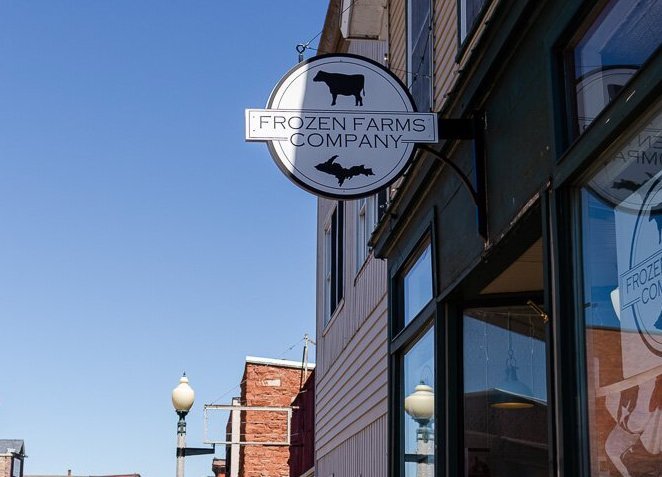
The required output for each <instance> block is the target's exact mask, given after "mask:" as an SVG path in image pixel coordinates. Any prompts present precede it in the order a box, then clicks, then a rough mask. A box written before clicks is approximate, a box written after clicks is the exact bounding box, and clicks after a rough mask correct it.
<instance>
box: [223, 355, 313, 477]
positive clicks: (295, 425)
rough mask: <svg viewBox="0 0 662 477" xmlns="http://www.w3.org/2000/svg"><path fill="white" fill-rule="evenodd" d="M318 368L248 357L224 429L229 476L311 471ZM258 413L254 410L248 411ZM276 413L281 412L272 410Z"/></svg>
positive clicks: (295, 475)
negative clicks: (234, 409) (239, 387)
mask: <svg viewBox="0 0 662 477" xmlns="http://www.w3.org/2000/svg"><path fill="white" fill-rule="evenodd" d="M312 369H314V365H307V366H302V363H300V362H295V361H286V360H280V359H268V358H256V357H252V356H248V357H246V366H245V369H244V375H243V378H242V383H241V396H240V397H239V398H235V399H233V405H236V406H241V410H237V411H232V412H231V413H230V417H229V419H228V424H227V427H226V430H227V434H228V436H227V437H228V439H227V440H228V442H232V444H229V445H228V446H227V451H226V462H225V472H226V475H227V476H228V477H299V476H301V475H306V474H305V473H306V471H308V470H309V469H310V468H312V467H313V420H314V419H313V416H314V414H313V412H314V407H313V406H314V399H313V396H314V390H313V382H314V377H313V371H312ZM247 408H254V409H247ZM271 408H277V409H278V410H276V409H274V410H270V409H271Z"/></svg>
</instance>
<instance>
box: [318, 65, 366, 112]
mask: <svg viewBox="0 0 662 477" xmlns="http://www.w3.org/2000/svg"><path fill="white" fill-rule="evenodd" d="M313 81H316V82H322V83H326V85H327V86H328V87H329V91H330V93H331V97H332V98H333V101H332V102H331V106H335V105H336V98H337V97H338V95H339V94H340V95H343V96H354V99H355V106H363V98H362V97H361V92H363V96H365V76H363V75H344V74H342V73H327V72H326V71H318V72H317V74H316V75H315V77H314V78H313Z"/></svg>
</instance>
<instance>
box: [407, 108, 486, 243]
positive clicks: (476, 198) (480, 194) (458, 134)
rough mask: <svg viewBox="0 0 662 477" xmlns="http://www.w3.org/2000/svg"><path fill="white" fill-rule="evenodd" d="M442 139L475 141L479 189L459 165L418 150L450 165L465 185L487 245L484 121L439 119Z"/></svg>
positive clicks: (431, 150) (477, 118) (476, 118)
mask: <svg viewBox="0 0 662 477" xmlns="http://www.w3.org/2000/svg"><path fill="white" fill-rule="evenodd" d="M438 125H439V139H452V140H469V139H471V140H473V160H474V171H475V183H476V186H475V187H474V185H473V184H472V183H471V180H470V179H469V178H468V177H467V175H466V174H465V173H464V172H462V169H460V168H459V166H458V165H457V164H455V163H454V162H453V161H451V160H450V159H449V158H447V157H446V156H444V155H443V154H441V153H440V152H439V151H437V150H436V149H434V148H433V147H431V146H428V145H425V144H420V145H419V147H420V148H421V149H422V150H424V151H426V152H428V153H430V154H432V155H433V156H434V157H435V158H437V159H439V160H440V161H441V162H443V163H444V164H446V165H448V166H449V167H450V168H451V169H452V170H453V171H454V172H455V173H456V174H457V176H458V177H459V178H460V180H461V181H462V184H463V185H464V187H465V188H466V189H467V191H468V192H469V194H470V195H471V199H472V200H473V202H474V204H476V222H477V224H478V233H479V234H480V236H481V237H482V238H483V240H484V241H485V242H487V239H488V235H487V188H486V177H485V168H486V163H485V119H484V116H483V115H482V114H480V113H476V114H475V115H474V117H473V118H472V119H439V120H438Z"/></svg>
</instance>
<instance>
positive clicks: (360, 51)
mask: <svg viewBox="0 0 662 477" xmlns="http://www.w3.org/2000/svg"><path fill="white" fill-rule="evenodd" d="M387 51H388V42H387V41H376V40H352V41H350V42H349V48H348V50H347V52H348V53H353V54H355V55H361V56H365V57H366V58H371V59H373V60H375V61H376V62H377V63H379V64H383V63H384V56H385V55H386V52H387Z"/></svg>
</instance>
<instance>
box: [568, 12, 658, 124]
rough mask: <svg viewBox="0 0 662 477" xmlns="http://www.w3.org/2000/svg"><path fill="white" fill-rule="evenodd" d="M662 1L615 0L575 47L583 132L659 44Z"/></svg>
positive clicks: (580, 119)
mask: <svg viewBox="0 0 662 477" xmlns="http://www.w3.org/2000/svg"><path fill="white" fill-rule="evenodd" d="M660 38H662V0H611V1H610V2H607V4H606V6H605V7H604V9H603V10H602V11H601V13H600V15H598V17H597V18H595V19H592V20H591V25H590V26H589V28H588V29H587V31H586V33H585V34H584V35H583V36H582V38H581V39H580V40H579V42H578V43H577V45H576V46H575V49H574V51H573V57H574V75H575V84H576V94H577V119H578V124H577V126H578V129H579V132H580V133H581V132H583V131H584V129H586V128H587V127H588V126H589V124H591V122H592V121H593V119H595V117H596V116H597V115H598V114H599V113H600V111H602V109H603V108H604V107H605V106H606V105H607V104H609V102H611V101H612V100H613V99H614V98H615V97H616V95H617V94H618V93H619V92H620V90H621V89H622V88H623V86H624V85H625V83H627V81H628V80H629V79H630V78H631V77H632V75H633V74H634V73H635V72H636V71H637V70H638V69H639V68H640V67H641V65H642V64H643V63H644V62H645V61H646V60H647V59H648V58H649V57H650V56H651V55H653V53H654V52H655V51H656V50H657V49H658V48H659V46H660Z"/></svg>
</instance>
